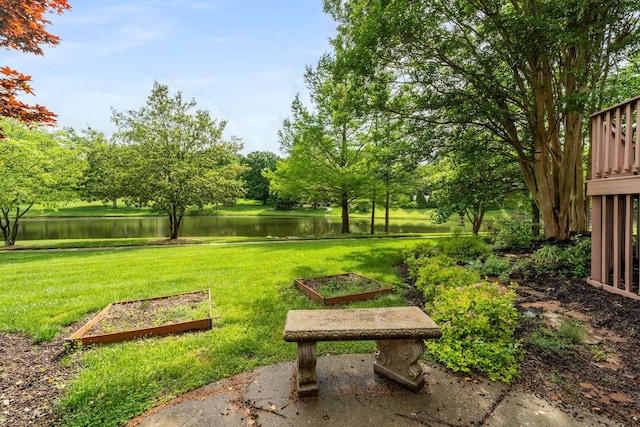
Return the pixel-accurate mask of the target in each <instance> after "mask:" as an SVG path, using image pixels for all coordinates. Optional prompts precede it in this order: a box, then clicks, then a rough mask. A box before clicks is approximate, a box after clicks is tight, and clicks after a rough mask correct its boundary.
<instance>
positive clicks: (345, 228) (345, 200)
mask: <svg viewBox="0 0 640 427" xmlns="http://www.w3.org/2000/svg"><path fill="white" fill-rule="evenodd" d="M341 206H342V224H341V225H340V233H341V234H349V233H351V229H350V228H349V197H348V193H342V201H341Z"/></svg>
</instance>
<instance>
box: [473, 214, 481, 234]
mask: <svg viewBox="0 0 640 427" xmlns="http://www.w3.org/2000/svg"><path fill="white" fill-rule="evenodd" d="M483 219H484V212H482V213H481V214H478V215H474V216H473V218H472V219H471V231H472V232H473V235H474V236H477V235H478V232H480V226H481V225H482V220H483Z"/></svg>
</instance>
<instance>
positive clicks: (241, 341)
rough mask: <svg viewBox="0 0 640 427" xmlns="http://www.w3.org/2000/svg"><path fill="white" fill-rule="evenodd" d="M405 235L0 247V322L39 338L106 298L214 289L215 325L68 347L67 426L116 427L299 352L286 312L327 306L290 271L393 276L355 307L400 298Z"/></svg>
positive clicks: (335, 346) (364, 347)
mask: <svg viewBox="0 0 640 427" xmlns="http://www.w3.org/2000/svg"><path fill="white" fill-rule="evenodd" d="M415 243H416V240H410V239H368V240H355V241H351V240H350V241H347V240H343V241H311V242H298V241H294V242H281V243H259V244H235V245H221V246H211V245H206V246H204V245H197V246H182V247H159V248H128V249H118V250H95V249H94V250H81V251H52V252H2V253H0V274H2V277H3V280H2V282H0V294H1V295H2V299H0V330H1V331H4V332H24V333H28V334H30V335H31V336H32V337H33V338H34V340H36V341H46V340H49V339H51V338H53V337H54V336H56V334H59V333H60V331H61V330H62V328H63V327H64V326H65V325H68V324H72V323H74V322H78V321H81V320H86V319H87V318H88V317H90V315H91V314H92V313H95V312H96V311H98V310H100V309H101V308H103V307H104V306H106V305H107V304H108V303H110V302H113V301H121V300H129V299H138V298H146V297H153V296H159V295H167V294H174V293H179V292H189V291H197V290H202V289H210V290H211V295H212V302H213V314H214V317H215V320H214V322H215V327H214V328H213V329H212V330H211V331H207V332H200V333H192V334H185V335H181V336H174V337H166V338H155V339H146V340H138V341H133V342H128V343H120V344H113V345H108V346H102V347H95V348H89V349H83V350H81V351H79V352H75V353H72V354H71V355H70V356H67V363H77V364H78V365H79V366H80V367H81V369H80V371H79V375H78V377H77V378H76V379H75V380H74V381H73V382H72V383H71V384H67V385H66V388H67V390H68V391H67V395H66V397H65V399H64V400H63V402H61V405H60V411H61V412H62V414H63V416H64V423H65V425H68V426H81V425H82V426H87V425H101V426H102V425H104V426H115V425H120V424H122V423H124V422H126V421H127V420H128V419H130V418H131V417H133V416H135V415H137V414H139V413H141V412H143V411H145V410H147V409H149V408H151V407H153V406H155V405H157V404H159V403H161V402H164V401H166V400H168V399H170V398H172V397H175V396H177V395H179V394H182V393H184V392H186V391H188V390H191V389H193V388H196V387H199V386H202V385H204V384H207V383H210V382H213V381H216V380H219V379H221V378H224V377H227V376H230V375H234V374H237V373H239V372H243V371H247V370H250V369H252V368H254V367H256V366H260V365H265V364H270V363H275V362H279V361H282V360H293V359H295V346H294V345H291V344H290V343H285V342H284V341H283V340H282V327H283V325H284V319H285V316H286V313H287V311H288V310H290V309H302V308H317V309H318V308H322V306H321V305H320V304H318V303H314V302H311V301H309V300H308V299H307V298H306V297H304V296H303V295H302V294H301V293H300V292H299V291H298V290H297V289H296V288H295V287H294V285H293V279H294V278H295V277H311V276H323V275H331V274H339V273H344V272H349V271H353V272H356V273H359V274H362V275H365V276H368V277H371V278H373V279H377V280H381V281H383V282H387V283H391V284H394V285H396V286H397V287H398V291H397V292H396V293H395V294H392V295H389V296H384V297H381V298H378V299H376V300H373V301H369V302H363V303H358V304H354V305H352V306H353V307H372V306H400V305H405V301H404V299H403V298H402V282H401V281H400V280H399V279H398V277H397V275H396V272H395V271H394V268H393V266H392V265H393V264H394V263H396V262H399V261H400V260H401V258H402V251H403V249H405V248H407V247H409V246H412V245H414V244H415ZM374 350H375V344H374V343H373V342H368V341H366V342H328V343H319V346H318V352H319V353H320V354H322V353H326V352H331V353H343V352H373V351H374Z"/></svg>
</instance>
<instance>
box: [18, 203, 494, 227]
mask: <svg viewBox="0 0 640 427" xmlns="http://www.w3.org/2000/svg"><path fill="white" fill-rule="evenodd" d="M432 211H433V210H432V209H403V208H392V209H390V212H389V217H390V219H391V220H392V221H398V220H405V221H425V220H428V221H431V218H432V216H431V214H432ZM506 212H507V211H505V210H499V211H492V212H489V213H488V214H487V219H488V220H491V219H495V218H498V217H502V216H505V215H507V213H506ZM190 214H191V215H228V216H277V217H288V216H292V217H300V216H305V217H308V216H316V217H336V218H340V216H341V215H342V211H341V209H340V207H339V206H334V207H332V208H318V209H311V208H295V209H290V210H276V209H274V208H273V207H271V206H266V205H263V204H262V202H259V201H256V200H245V199H240V200H238V203H237V204H236V205H234V206H222V205H220V206H218V207H217V208H216V207H215V206H207V207H205V208H204V209H202V210H201V211H197V212H191V213H190ZM149 215H159V214H158V213H157V212H153V211H152V210H151V209H150V208H148V207H144V208H135V207H128V206H126V205H125V204H124V203H120V204H119V205H118V208H117V209H114V208H113V207H112V206H111V205H108V204H103V203H101V202H81V201H77V202H72V203H68V204H66V205H64V206H60V207H58V208H57V209H56V210H52V209H44V208H43V207H42V206H34V207H33V208H32V209H31V210H30V211H29V212H28V213H27V215H26V216H27V217H91V216H149ZM349 215H350V217H352V218H371V212H370V211H369V212H350V213H349ZM384 216H385V212H384V209H383V208H382V207H380V206H379V207H378V208H377V209H376V215H375V217H376V220H378V221H379V220H384ZM457 223H458V216H457V215H454V216H452V217H451V218H450V219H449V221H448V222H447V224H449V225H451V226H455V225H457Z"/></svg>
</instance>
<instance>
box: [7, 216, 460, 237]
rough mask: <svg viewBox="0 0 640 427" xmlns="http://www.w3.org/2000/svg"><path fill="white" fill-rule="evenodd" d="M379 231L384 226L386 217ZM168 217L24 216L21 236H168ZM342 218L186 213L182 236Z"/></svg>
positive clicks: (407, 227)
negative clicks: (29, 217)
mask: <svg viewBox="0 0 640 427" xmlns="http://www.w3.org/2000/svg"><path fill="white" fill-rule="evenodd" d="M380 222H381V224H379V225H377V226H376V231H378V232H382V231H383V230H384V225H383V224H382V222H383V221H380ZM350 226H351V232H353V233H367V232H369V230H370V224H369V220H367V219H351V220H350ZM390 231H391V232H392V233H436V232H448V231H450V230H449V228H448V227H445V226H440V225H433V224H429V223H428V221H424V222H423V223H420V222H416V223H411V224H403V225H393V224H392V225H391V227H390ZM168 232H169V228H168V220H167V218H166V217H127V218H45V219H24V220H22V221H21V223H20V231H19V233H18V240H50V239H51V240H54V239H107V238H131V237H158V238H162V237H166V236H167V235H168ZM339 232H340V219H339V218H313V217H311V218H310V217H305V218H303V217H300V218H295V217H286V218H277V217H242V216H235V217H234V216H201V217H185V218H184V220H183V223H182V226H181V227H180V236H181V237H206V236H247V237H264V236H274V237H275V236H278V237H283V236H308V235H324V234H338V233H339Z"/></svg>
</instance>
